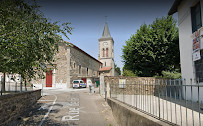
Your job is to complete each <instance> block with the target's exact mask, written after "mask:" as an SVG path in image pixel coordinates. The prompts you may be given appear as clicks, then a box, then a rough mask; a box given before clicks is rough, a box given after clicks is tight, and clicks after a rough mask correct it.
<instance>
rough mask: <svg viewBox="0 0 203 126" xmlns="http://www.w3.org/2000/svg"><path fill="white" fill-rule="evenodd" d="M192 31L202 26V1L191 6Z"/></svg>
mask: <svg viewBox="0 0 203 126" xmlns="http://www.w3.org/2000/svg"><path fill="white" fill-rule="evenodd" d="M191 18H192V33H193V32H195V31H197V30H198V29H199V28H201V27H202V19H201V5H200V2H199V3H197V4H196V5H195V6H194V7H192V8H191Z"/></svg>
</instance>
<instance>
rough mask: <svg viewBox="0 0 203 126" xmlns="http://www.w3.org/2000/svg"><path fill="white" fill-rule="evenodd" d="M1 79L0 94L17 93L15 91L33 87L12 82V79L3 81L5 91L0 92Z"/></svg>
mask: <svg viewBox="0 0 203 126" xmlns="http://www.w3.org/2000/svg"><path fill="white" fill-rule="evenodd" d="M2 86H3V85H2V81H1V80H0V92H1V93H0V95H7V94H12V93H17V92H24V91H32V90H33V87H32V86H30V85H25V84H24V83H22V86H21V83H20V82H15V81H14V82H13V81H7V82H6V83H5V92H2V88H3V87H2Z"/></svg>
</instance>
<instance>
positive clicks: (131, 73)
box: [123, 70, 136, 77]
mask: <svg viewBox="0 0 203 126" xmlns="http://www.w3.org/2000/svg"><path fill="white" fill-rule="evenodd" d="M123 76H129V77H133V76H134V77H135V76H136V74H134V73H133V72H132V71H131V70H123Z"/></svg>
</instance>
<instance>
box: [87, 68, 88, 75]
mask: <svg viewBox="0 0 203 126" xmlns="http://www.w3.org/2000/svg"><path fill="white" fill-rule="evenodd" d="M87 76H88V68H87Z"/></svg>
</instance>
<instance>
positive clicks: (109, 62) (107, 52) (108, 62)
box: [98, 22, 119, 76]
mask: <svg viewBox="0 0 203 126" xmlns="http://www.w3.org/2000/svg"><path fill="white" fill-rule="evenodd" d="M98 60H99V61H100V62H102V67H101V68H100V70H99V72H100V75H103V76H119V73H118V72H117V71H116V70H115V68H114V65H115V63H114V40H113V38H112V37H111V35H110V32H109V28H108V25H107V23H106V22H105V26H104V30H103V34H102V37H101V38H100V39H99V57H98Z"/></svg>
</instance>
